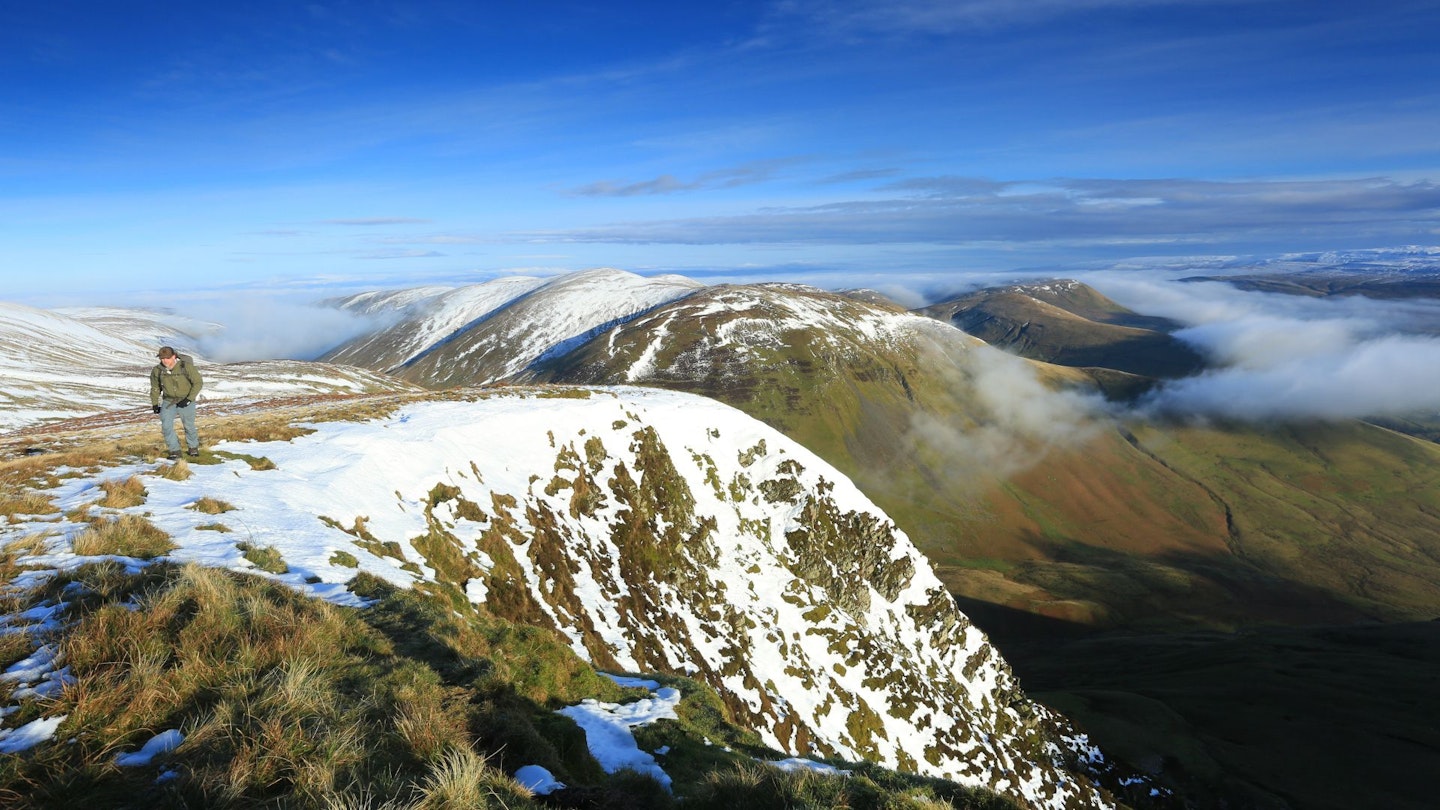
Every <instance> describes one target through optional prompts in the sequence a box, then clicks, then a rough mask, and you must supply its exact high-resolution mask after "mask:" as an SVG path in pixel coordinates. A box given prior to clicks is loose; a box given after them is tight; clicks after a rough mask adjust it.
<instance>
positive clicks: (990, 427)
mask: <svg viewBox="0 0 1440 810" xmlns="http://www.w3.org/2000/svg"><path fill="white" fill-rule="evenodd" d="M922 361H923V362H924V363H925V365H926V366H927V368H929V369H931V370H933V371H934V373H935V374H936V375H937V376H938V377H940V379H941V380H942V381H943V382H944V383H945V384H946V385H947V386H949V388H950V390H951V391H952V392H953V393H954V394H955V395H956V397H957V398H958V399H960V400H961V401H964V402H967V403H969V405H970V406H971V408H972V409H973V410H972V411H971V416H972V420H967V421H959V420H956V419H954V418H950V417H941V416H937V415H935V414H931V413H928V412H925V411H916V412H915V414H914V416H913V417H912V419H911V424H910V434H909V439H910V441H911V443H912V451H913V452H919V453H923V454H926V455H930V454H934V455H935V456H938V460H939V461H940V462H941V463H942V464H943V465H944V466H945V467H946V468H947V469H949V470H950V471H951V473H952V474H954V475H956V476H957V477H963V478H975V479H979V478H981V477H996V478H1005V477H1008V476H1011V475H1014V474H1016V473H1019V472H1022V471H1024V470H1026V469H1028V468H1029V467H1031V466H1033V465H1035V464H1037V463H1039V462H1040V461H1041V460H1042V459H1043V458H1044V457H1045V455H1046V453H1048V452H1049V451H1051V450H1054V449H1064V448H1069V447H1075V446H1078V445H1080V444H1083V443H1084V442H1086V441H1088V440H1089V439H1091V438H1093V437H1094V436H1095V435H1097V434H1098V433H1099V432H1100V431H1101V430H1102V429H1103V428H1104V427H1105V426H1106V425H1107V424H1108V418H1107V405H1106V403H1105V401H1104V400H1103V398H1102V397H1100V396H1099V395H1098V394H1084V393H1081V392H1079V391H1075V390H1055V389H1054V388H1051V387H1050V386H1048V385H1046V384H1045V383H1044V382H1042V381H1041V380H1040V378H1039V376H1038V375H1037V373H1036V367H1035V366H1034V365H1032V364H1031V363H1029V362H1028V361H1026V360H1023V359H1021V358H1019V357H1016V356H1014V355H1011V354H1006V353H1005V352H1002V351H1000V350H999V349H995V348H993V347H990V346H987V345H979V346H975V347H973V348H970V349H966V350H957V349H955V348H953V347H942V346H939V345H931V346H929V347H927V348H926V349H925V351H924V352H922Z"/></svg>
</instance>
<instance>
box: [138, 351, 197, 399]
mask: <svg viewBox="0 0 1440 810" xmlns="http://www.w3.org/2000/svg"><path fill="white" fill-rule="evenodd" d="M176 357H178V358H179V359H178V360H176V361H175V367H174V368H165V364H164V363H156V364H155V367H154V368H152V369H150V404H151V405H159V404H160V398H161V396H164V398H165V400H166V401H167V402H178V401H179V400H182V399H189V400H193V399H195V395H196V394H199V393H200V385H201V382H200V371H199V370H198V369H196V368H195V360H194V359H193V358H191V357H190V355H188V354H178V355H176Z"/></svg>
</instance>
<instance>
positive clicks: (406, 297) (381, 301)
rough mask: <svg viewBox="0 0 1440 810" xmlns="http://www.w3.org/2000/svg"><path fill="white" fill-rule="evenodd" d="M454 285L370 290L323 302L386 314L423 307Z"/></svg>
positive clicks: (345, 307) (347, 309)
mask: <svg viewBox="0 0 1440 810" xmlns="http://www.w3.org/2000/svg"><path fill="white" fill-rule="evenodd" d="M454 289H455V288H454V287H445V286H440V285H433V286H429V287H407V288H405V289H401V290H370V291H368V292H362V293H356V294H354V295H348V296H345V297H343V298H336V299H330V300H327V301H324V302H322V303H324V304H326V305H329V306H333V307H336V308H337V309H343V310H345V311H346V312H352V313H354V314H356V315H385V314H387V313H393V312H405V311H408V310H411V309H415V308H418V307H421V306H423V305H424V304H425V302H427V301H430V300H431V299H434V298H438V297H440V296H442V295H444V294H445V293H448V292H451V291H453V290H454Z"/></svg>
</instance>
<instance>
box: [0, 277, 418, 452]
mask: <svg viewBox="0 0 1440 810" xmlns="http://www.w3.org/2000/svg"><path fill="white" fill-rule="evenodd" d="M209 327H214V328H216V329H218V328H219V327H218V325H215V324H208V325H207V324H205V323H203V322H199V321H194V320H192V319H186V318H181V317H175V318H174V319H173V320H172V316H170V315H167V314H165V313H160V312H152V311H145V310H122V309H115V308H107V307H86V308H72V309H67V310H43V309H36V308H33V307H27V306H22V305H19V304H11V303H6V302H3V301H0V378H3V379H4V381H5V383H4V385H3V386H0V432H6V431H11V430H17V429H19V428H23V427H27V426H30V425H39V424H44V423H47V422H54V421H58V420H62V419H71V418H76V417H83V416H91V415H94V414H98V413H103V412H106V411H121V410H127V409H128V410H132V411H134V412H135V413H143V412H148V411H149V409H150V376H149V375H150V369H151V368H152V367H154V365H155V363H156V360H155V351H156V349H158V348H159V347H160V346H161V345H174V346H175V347H176V348H177V349H179V350H180V351H181V352H184V353H186V354H190V355H191V356H193V357H194V358H195V360H196V366H197V368H199V369H200V372H201V374H202V376H203V378H204V381H205V387H204V392H203V393H202V394H201V395H200V398H199V400H198V401H199V402H200V403H205V402H209V401H218V400H230V399H258V398H262V397H277V396H294V395H300V394H332V393H337V394H345V393H360V392H366V391H395V390H406V389H409V388H411V387H412V386H410V385H408V384H406V383H403V382H401V381H398V380H393V379H390V378H387V377H382V376H380V375H377V374H375V373H373V372H369V371H365V370H363V369H359V368H352V367H349V366H336V365H327V364H322V363H303V362H298V361H262V362H254V363H226V364H221V363H209V362H206V361H205V358H204V357H203V356H202V355H200V354H199V353H198V352H196V351H195V350H194V349H193V348H192V347H191V345H190V344H189V343H187V341H193V340H195V339H197V336H198V335H200V334H202V333H203V332H204V330H205V329H206V328H209Z"/></svg>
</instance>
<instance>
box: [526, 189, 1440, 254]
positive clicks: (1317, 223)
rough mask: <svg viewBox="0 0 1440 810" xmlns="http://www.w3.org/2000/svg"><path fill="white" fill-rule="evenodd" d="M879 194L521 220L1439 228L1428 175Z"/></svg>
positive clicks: (990, 238) (797, 236)
mask: <svg viewBox="0 0 1440 810" xmlns="http://www.w3.org/2000/svg"><path fill="white" fill-rule="evenodd" d="M888 189H889V190H890V191H899V192H915V193H913V194H909V195H904V196H895V197H891V198H889V199H880V200H853V201H839V202H833V203H828V204H824V205H818V206H808V207H788V208H786V207H774V208H767V209H764V210H758V211H753V212H750V213H745V214H736V215H730V216H719V217H700V218H689V219H672V220H652V221H639V222H629V223H616V224H613V225H606V226H599V227H591V228H581V229H572V230H552V231H527V232H516V233H512V234H510V236H511V237H512V238H515V239H519V240H522V241H535V242H581V243H584V242H606V243H670V244H689V245H698V244H746V243H752V244H753V243H774V244H816V243H830V244H878V243H931V244H938V245H965V244H975V243H996V244H1004V243H1012V244H1034V243H1042V242H1043V243H1045V244H1049V245H1090V246H1096V245H1099V246H1104V245H1110V246H1115V247H1123V248H1124V250H1125V252H1126V253H1127V254H1132V255H1133V254H1135V253H1140V252H1143V247H1142V246H1145V245H1164V246H1174V245H1186V244H1190V245H1208V246H1212V247H1211V248H1210V250H1212V251H1213V250H1217V249H1218V250H1225V249H1226V246H1227V245H1246V246H1251V247H1252V248H1253V247H1254V246H1256V245H1261V246H1264V248H1265V249H1273V250H1283V249H1286V248H1293V247H1294V246H1296V245H1304V244H1307V243H1309V242H1321V243H1331V242H1337V241H1338V242H1340V243H1348V244H1367V243H1368V244H1404V243H1425V242H1428V241H1431V240H1432V239H1433V238H1434V236H1435V235H1436V234H1437V233H1440V185H1437V184H1436V183H1435V182H1433V181H1430V180H1417V181H1413V182H1398V181H1395V180H1390V179H1386V178H1370V179H1357V180H1298V181H1264V180H1247V181H1203V180H1184V179H1160V180H1150V179H1143V180H1133V179H1063V180H1055V181H1049V182H1045V183H1020V182H1011V181H991V180H983V179H972V178H954V177H935V178H913V179H910V180H907V181H903V182H899V183H894V184H891V185H890V186H888Z"/></svg>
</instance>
